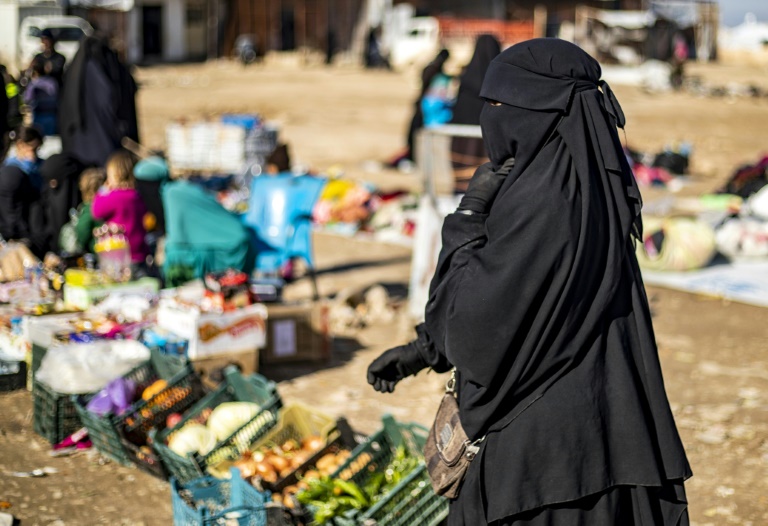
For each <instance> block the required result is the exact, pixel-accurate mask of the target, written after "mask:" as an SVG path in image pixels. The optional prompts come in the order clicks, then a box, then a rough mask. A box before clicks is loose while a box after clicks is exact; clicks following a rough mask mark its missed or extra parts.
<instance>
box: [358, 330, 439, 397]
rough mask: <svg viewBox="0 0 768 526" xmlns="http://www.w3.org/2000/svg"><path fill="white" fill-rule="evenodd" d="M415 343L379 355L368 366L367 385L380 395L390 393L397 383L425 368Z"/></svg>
mask: <svg viewBox="0 0 768 526" xmlns="http://www.w3.org/2000/svg"><path fill="white" fill-rule="evenodd" d="M417 341H418V339H416V340H413V341H412V342H410V343H407V344H405V345H401V346H400V347H395V348H393V349H390V350H388V351H384V352H383V353H381V356H379V357H378V358H376V359H375V360H374V361H372V362H371V365H369V366H368V383H369V384H371V385H372V386H373V388H374V389H375V390H377V391H379V392H380V393H391V392H392V391H394V390H395V385H397V382H399V381H400V380H402V379H403V378H405V377H406V376H411V375H412V374H416V373H418V372H419V371H421V370H422V369H424V368H425V367H427V366H428V365H429V364H428V363H427V362H426V361H425V360H424V358H422V356H421V354H420V353H419V351H418V348H417V346H416V342H417Z"/></svg>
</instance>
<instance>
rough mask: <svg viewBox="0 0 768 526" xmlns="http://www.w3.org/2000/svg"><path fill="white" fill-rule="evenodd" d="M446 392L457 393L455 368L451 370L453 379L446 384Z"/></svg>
mask: <svg viewBox="0 0 768 526" xmlns="http://www.w3.org/2000/svg"><path fill="white" fill-rule="evenodd" d="M445 392H446V393H455V392H456V368H455V367H454V368H453V369H452V370H451V377H450V378H449V379H448V381H447V382H445Z"/></svg>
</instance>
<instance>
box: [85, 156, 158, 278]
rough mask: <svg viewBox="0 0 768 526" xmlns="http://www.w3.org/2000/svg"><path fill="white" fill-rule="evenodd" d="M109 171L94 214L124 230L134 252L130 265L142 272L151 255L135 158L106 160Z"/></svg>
mask: <svg viewBox="0 0 768 526" xmlns="http://www.w3.org/2000/svg"><path fill="white" fill-rule="evenodd" d="M106 170H107V183H106V185H105V186H104V188H103V189H102V191H100V192H98V193H97V194H96V197H95V198H94V199H93V203H92V204H91V213H92V214H93V217H94V219H97V220H99V221H103V222H104V223H111V224H115V225H118V226H120V227H122V228H123V230H124V232H125V237H126V239H127V240H128V243H129V244H130V248H131V262H132V263H133V265H134V267H135V268H137V269H140V268H142V267H143V266H144V264H145V261H146V258H147V254H148V249H147V244H146V241H145V239H144V238H145V236H146V235H147V231H146V229H145V228H144V215H145V214H146V213H147V207H146V206H145V205H144V201H143V200H142V199H141V195H140V194H139V192H138V191H137V190H136V179H135V178H134V176H133V156H132V155H131V154H130V153H129V152H128V151H126V150H118V151H116V152H115V153H113V154H112V155H110V157H109V159H108V160H107V166H106Z"/></svg>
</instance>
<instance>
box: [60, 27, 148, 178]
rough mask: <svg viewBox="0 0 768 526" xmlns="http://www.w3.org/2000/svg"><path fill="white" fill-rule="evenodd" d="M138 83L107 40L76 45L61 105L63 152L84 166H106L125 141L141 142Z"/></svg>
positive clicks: (86, 40)
mask: <svg viewBox="0 0 768 526" xmlns="http://www.w3.org/2000/svg"><path fill="white" fill-rule="evenodd" d="M135 95H136V83H135V82H134V80H133V77H132V76H131V74H130V72H129V71H128V68H127V67H126V66H125V65H124V64H122V63H121V62H120V61H119V59H118V57H117V54H116V53H115V52H114V51H112V50H111V49H110V48H109V46H108V45H107V44H106V42H105V41H102V40H100V39H98V38H95V37H87V38H86V39H85V40H83V42H82V43H81V45H80V49H79V50H78V52H77V55H75V58H74V60H73V61H72V65H71V66H70V68H69V70H68V71H67V75H66V82H65V84H64V90H63V92H62V98H61V104H60V106H59V131H60V134H61V144H62V149H63V151H64V152H65V153H68V154H70V155H72V156H73V157H75V158H76V159H78V160H79V161H80V162H81V163H82V164H84V165H87V166H104V165H105V164H106V162H107V158H108V157H109V155H110V154H112V152H114V151H115V150H117V149H119V148H120V145H121V141H122V139H123V138H124V137H128V138H130V139H132V140H133V141H135V142H139V132H138V123H137V120H136V100H135Z"/></svg>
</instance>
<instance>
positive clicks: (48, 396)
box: [32, 381, 83, 444]
mask: <svg viewBox="0 0 768 526" xmlns="http://www.w3.org/2000/svg"><path fill="white" fill-rule="evenodd" d="M32 398H33V407H34V418H33V422H32V424H33V426H32V427H33V429H34V430H35V433H37V434H38V435H40V436H41V437H43V438H45V439H46V440H47V441H48V442H50V443H51V444H58V443H59V442H61V441H62V440H64V439H65V438H67V437H68V436H69V435H71V434H72V433H74V432H75V431H77V430H78V429H80V428H81V427H83V424H82V422H81V421H80V417H79V415H78V414H77V409H75V404H74V403H73V402H72V400H71V395H68V394H62V393H58V392H56V391H54V390H53V389H52V388H50V387H48V386H47V385H46V384H44V383H42V382H37V381H36V382H34V388H33V389H32Z"/></svg>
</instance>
